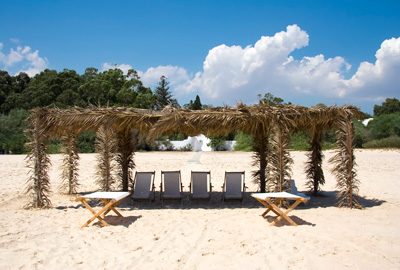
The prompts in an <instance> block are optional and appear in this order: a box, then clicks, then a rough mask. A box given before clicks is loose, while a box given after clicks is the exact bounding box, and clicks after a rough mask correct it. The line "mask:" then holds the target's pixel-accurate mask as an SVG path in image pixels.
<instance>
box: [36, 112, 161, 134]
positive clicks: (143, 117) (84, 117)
mask: <svg viewBox="0 0 400 270" xmlns="http://www.w3.org/2000/svg"><path fill="white" fill-rule="evenodd" d="M35 115H40V117H41V119H42V125H43V126H44V127H45V128H46V130H47V132H48V135H49V136H51V137H59V136H61V135H63V134H65V133H66V132H67V133H68V132H70V131H74V133H76V134H79V133H82V132H85V131H88V130H93V131H96V130H97V129H99V127H100V126H102V125H106V126H112V127H113V128H114V129H115V130H116V131H120V130H123V129H126V128H129V129H137V130H140V131H148V130H149V129H150V128H151V127H152V125H153V124H154V123H155V122H156V121H157V120H158V119H159V118H160V117H161V116H162V115H163V113H162V112H160V111H153V110H147V109H136V108H124V107H89V108H79V107H75V108H72V109H67V110H60V109H58V108H51V109H48V108H36V109H33V116H32V117H34V116H35Z"/></svg>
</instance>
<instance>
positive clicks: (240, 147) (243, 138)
mask: <svg viewBox="0 0 400 270" xmlns="http://www.w3.org/2000/svg"><path fill="white" fill-rule="evenodd" d="M235 141H236V144H235V147H234V150H235V151H245V152H251V151H253V136H251V135H249V134H246V133H243V132H238V133H237V134H236V136H235Z"/></svg>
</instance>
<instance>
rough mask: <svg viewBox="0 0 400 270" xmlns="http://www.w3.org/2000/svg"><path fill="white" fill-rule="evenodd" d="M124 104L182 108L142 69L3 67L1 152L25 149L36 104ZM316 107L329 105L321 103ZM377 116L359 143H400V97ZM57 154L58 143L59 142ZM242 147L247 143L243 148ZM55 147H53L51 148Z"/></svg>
mask: <svg viewBox="0 0 400 270" xmlns="http://www.w3.org/2000/svg"><path fill="white" fill-rule="evenodd" d="M259 102H260V103H265V104H270V105H278V104H290V102H289V103H284V101H283V99H281V98H279V97H274V96H273V95H272V94H270V93H266V94H265V95H264V96H261V95H259ZM92 105H93V106H124V107H135V108H143V109H154V110H161V109H163V108H164V107H165V106H167V105H171V106H174V107H176V108H180V107H181V106H180V105H179V103H178V101H177V99H175V98H174V97H173V95H172V92H171V90H170V89H169V82H168V80H167V78H166V77H165V76H161V78H160V81H159V82H158V84H157V85H156V87H155V88H154V90H152V89H151V88H150V87H148V86H145V85H143V83H142V81H141V80H140V77H139V76H138V73H137V72H136V71H135V70H133V69H131V70H129V71H128V72H127V73H126V74H124V73H123V71H122V70H120V69H118V68H114V69H109V70H106V71H101V72H99V70H98V69H96V68H92V67H90V68H87V69H86V70H85V72H84V73H83V74H82V75H80V74H78V73H77V72H76V71H74V70H69V69H64V70H63V71H61V72H57V71H56V70H49V69H45V70H44V71H42V72H40V73H39V74H36V75H35V76H34V77H32V78H31V77H29V76H28V75H27V74H26V73H23V72H21V73H19V74H18V75H15V76H11V75H9V74H8V72H7V71H4V70H0V153H23V152H24V151H25V150H24V144H25V142H26V137H25V135H24V133H23V131H24V130H25V129H26V123H25V119H26V118H27V117H28V116H29V110H30V109H32V108H36V107H49V106H56V107H58V108H61V109H67V108H70V107H73V106H79V107H87V106H92ZM316 106H325V105H324V104H318V105H316ZM182 107H184V108H187V109H192V110H201V109H204V108H207V107H209V106H207V105H203V104H201V101H200V97H199V96H196V98H195V99H194V100H193V101H192V100H191V101H190V102H189V103H188V104H184V105H183V106H182ZM373 117H374V120H373V121H371V122H370V123H369V124H368V126H364V125H363V124H361V123H359V122H357V123H355V126H356V132H357V145H358V146H359V147H400V142H399V136H400V102H399V100H398V99H396V98H388V99H386V101H385V102H383V103H382V104H381V105H375V107H374V116H373ZM307 136H308V134H306V133H301V132H299V133H297V134H293V140H292V148H293V149H300V150H305V148H306V147H307V143H308V137H307ZM172 138H174V139H177V138H178V139H181V138H182V135H181V134H175V135H173V136H172V137H171V139H172ZM94 139H95V134H91V133H85V134H82V135H81V136H80V137H79V138H78V145H79V147H80V151H81V152H93V151H94V147H93V142H94ZM226 139H235V140H237V141H238V145H239V146H238V150H247V149H250V148H249V144H250V143H251V138H249V137H248V136H247V135H246V134H240V133H235V134H227V135H225V136H223V137H212V143H211V144H212V146H213V147H214V148H216V149H220V150H223V149H221V148H219V146H220V145H221V144H222V142H223V141H224V140H226ZM325 141H326V142H327V147H329V144H333V143H334V141H335V135H334V134H333V133H332V132H329V131H327V132H326V133H325ZM53 145H54V147H55V149H54V152H57V151H58V149H57V142H55V143H54V144H53ZM241 145H242V146H241ZM139 147H140V148H141V149H145V150H152V149H154V148H152V146H150V145H148V144H147V143H146V142H142V144H141V145H139ZM50 150H51V148H50Z"/></svg>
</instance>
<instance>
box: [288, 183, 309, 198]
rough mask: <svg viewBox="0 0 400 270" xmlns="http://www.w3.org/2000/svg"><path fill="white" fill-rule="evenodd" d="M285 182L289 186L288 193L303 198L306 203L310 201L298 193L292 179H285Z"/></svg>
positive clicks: (304, 195)
mask: <svg viewBox="0 0 400 270" xmlns="http://www.w3.org/2000/svg"><path fill="white" fill-rule="evenodd" d="M286 181H287V183H288V185H289V190H288V192H289V193H292V194H294V195H297V196H300V197H303V198H305V199H307V201H308V200H310V197H309V196H307V195H306V194H304V193H301V192H298V190H297V187H296V183H295V181H294V180H293V179H287V180H286Z"/></svg>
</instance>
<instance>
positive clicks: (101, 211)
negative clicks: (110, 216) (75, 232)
mask: <svg viewBox="0 0 400 270" xmlns="http://www.w3.org/2000/svg"><path fill="white" fill-rule="evenodd" d="M82 203H83V204H84V205H85V206H86V208H87V209H89V210H90V212H92V213H93V214H94V216H93V217H92V218H91V219H89V220H88V221H86V223H85V224H83V225H82V227H81V228H84V227H86V226H87V225H89V224H90V223H91V222H92V221H93V220H95V219H96V218H97V219H99V220H100V222H101V223H102V224H103V225H104V226H109V224H108V223H107V222H106V221H105V220H104V219H102V218H101V216H100V215H101V214H103V212H105V211H107V210H108V209H109V208H110V207H111V206H112V205H113V203H114V202H113V201H110V202H109V203H108V204H106V206H104V207H103V208H102V209H101V210H100V211H99V212H97V213H96V211H94V210H93V208H92V207H90V205H89V204H88V203H87V202H86V200H85V199H82Z"/></svg>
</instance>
